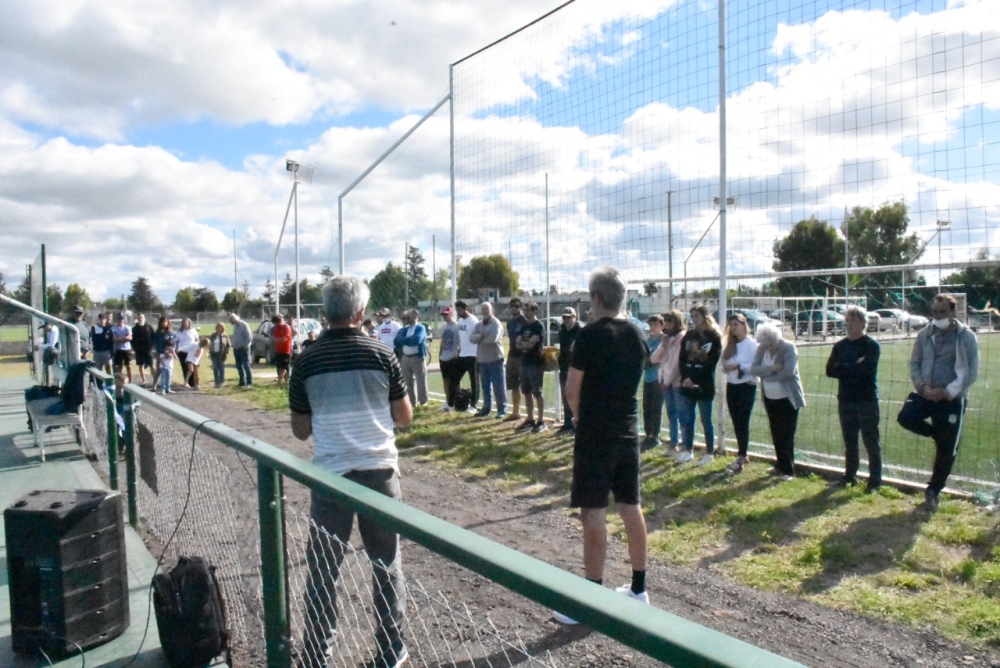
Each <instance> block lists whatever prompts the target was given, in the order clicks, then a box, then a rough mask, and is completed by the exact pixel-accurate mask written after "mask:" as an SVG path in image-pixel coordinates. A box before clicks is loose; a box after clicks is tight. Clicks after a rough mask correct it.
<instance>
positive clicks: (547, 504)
mask: <svg viewBox="0 0 1000 668" xmlns="http://www.w3.org/2000/svg"><path fill="white" fill-rule="evenodd" d="M174 400H175V401H176V402H177V403H178V404H181V405H184V406H187V407H189V408H191V409H192V410H195V411H197V412H198V413H201V414H203V415H205V416H207V417H213V418H217V419H219V420H220V421H222V422H224V423H225V424H227V425H229V426H231V427H233V428H234V429H237V430H240V431H243V432H244V433H247V434H250V435H252V436H255V437H257V438H259V439H261V440H263V441H266V442H268V443H271V444H273V445H275V446H278V447H282V448H284V449H286V450H287V451H289V452H292V453H294V454H297V455H299V456H302V457H305V458H308V457H309V456H310V452H309V445H308V444H307V443H302V442H299V441H297V440H296V439H294V438H293V437H292V435H291V429H290V426H289V419H288V416H287V415H279V414H274V413H267V412H265V411H261V410H259V409H256V408H252V407H250V406H248V405H246V404H242V403H239V402H235V401H232V400H230V399H227V398H224V397H218V396H213V395H210V394H202V393H194V392H192V393H178V394H176V395H174ZM498 428H501V427H498ZM429 447H433V446H432V444H427V445H424V446H420V447H417V448H413V449H410V450H408V451H405V452H403V453H401V456H400V467H401V469H402V481H401V484H402V488H403V500H404V501H405V502H406V503H408V504H410V505H412V506H414V507H416V508H420V509H422V510H424V511H427V512H429V513H431V514H433V515H435V516H437V517H440V518H442V519H444V520H447V521H449V522H452V523H454V524H456V525H459V526H462V527H464V528H466V529H469V530H471V531H474V532H475V533H478V534H480V535H483V536H485V537H487V538H490V539H492V540H495V541H497V542H498V543H502V544H504V545H507V546H509V547H512V548H514V549H517V550H520V551H521V552H524V553H526V554H529V555H531V556H533V557H536V558H538V559H541V560H542V561H545V562H547V563H550V564H553V565H555V566H558V567H560V568H563V569H566V570H568V571H570V572H574V573H578V574H581V573H582V547H581V530H580V525H579V521H578V519H576V518H575V517H574V516H573V514H572V513H571V511H570V510H569V509H568V508H566V507H565V505H564V502H563V501H562V500H561V499H553V498H551V497H548V496H539V495H537V494H534V495H533V494H528V493H526V494H514V493H510V492H506V491H502V490H500V489H498V488H496V487H495V486H493V485H490V484H487V483H482V482H476V481H472V480H467V479H464V478H463V476H461V475H460V474H456V473H454V472H452V471H449V470H444V469H442V468H440V467H439V466H436V465H434V464H430V463H427V462H424V461H421V452H422V451H423V450H424V449H426V448H429ZM231 464H232V465H233V466H240V464H239V463H237V462H235V460H234V461H233V462H232V463H231ZM286 493H287V495H288V500H289V503H292V504H295V505H298V506H300V507H302V508H303V509H305V508H307V502H306V498H305V493H304V490H302V489H301V488H296V487H294V486H289V488H288V489H286ZM403 559H404V569H405V572H406V573H407V576H408V577H410V578H415V579H418V580H420V582H421V583H422V584H423V585H424V586H425V587H426V588H427V589H428V590H435V591H441V592H442V593H444V594H445V595H447V596H448V597H449V598H450V599H451V600H453V601H456V600H457V601H465V600H467V605H469V606H471V607H472V608H473V609H474V610H480V611H481V612H482V614H483V615H486V614H487V613H488V614H489V616H490V619H491V620H492V621H493V623H494V624H495V625H496V626H497V627H498V628H499V629H500V630H501V631H506V632H509V633H511V634H512V635H513V634H515V633H516V634H517V635H518V636H519V637H520V638H521V639H522V640H523V641H524V643H525V645H526V646H527V647H528V648H529V650H530V651H531V652H532V653H534V654H536V655H542V654H544V653H545V652H550V653H551V657H552V660H553V662H554V663H555V664H556V665H559V666H581V667H584V666H586V667H592V668H604V667H607V666H656V665H661V664H659V662H657V661H654V660H652V659H650V658H648V657H645V656H644V655H642V654H640V653H638V652H636V651H635V650H632V649H630V648H628V647H625V646H623V645H620V644H618V643H617V642H614V641H611V640H609V639H608V638H607V637H605V636H602V635H600V634H598V633H596V632H593V631H591V630H589V629H587V628H585V627H564V626H561V625H559V624H558V623H556V622H555V621H554V620H552V618H551V613H550V611H548V610H546V609H544V608H542V607H541V606H539V605H537V604H535V603H533V602H531V601H528V600H526V599H524V598H523V597H521V596H519V595H517V594H514V593H512V592H510V591H508V590H506V589H503V588H501V587H499V586H496V585H493V584H492V583H487V582H485V581H482V578H480V577H479V576H476V575H474V574H471V573H469V572H468V571H463V570H462V569H459V568H458V567H455V566H450V565H449V564H447V563H446V562H444V561H443V560H442V559H441V558H440V557H437V556H436V555H434V554H433V553H431V552H429V551H427V550H425V549H423V548H421V547H419V546H417V545H413V544H412V543H409V542H408V541H407V542H404V545H403ZM629 572H630V571H629V569H628V562H627V557H626V551H625V546H624V544H623V543H622V542H621V541H619V540H615V539H612V540H611V541H610V542H609V559H608V570H607V573H606V575H605V584H606V585H609V586H615V585H617V584H621V583H624V582H627V581H628V577H629ZM647 583H648V588H649V594H650V598H651V601H652V604H653V605H655V606H657V607H659V608H661V609H663V610H666V611H668V612H671V613H673V614H675V615H679V616H681V617H684V618H686V619H689V620H691V621H694V622H697V623H699V624H702V625H705V626H708V627H710V628H713V629H716V630H718V631H721V632H724V633H726V634H728V635H731V636H734V637H736V638H739V639H741V640H743V641H745V642H748V643H751V644H753V645H757V646H759V647H763V648H765V649H768V650H770V651H772V652H775V653H777V654H780V655H782V656H785V657H788V658H790V659H793V660H795V661H798V662H800V663H803V664H805V665H807V666H817V667H830V668H833V667H855V666H856V667H858V668H862V667H870V666H878V667H880V668H881V667H891V666H900V667H907V668H909V667H916V666H927V667H930V666H934V667H938V666H942V667H946V666H991V667H996V668H1000V652H995V651H983V650H976V649H973V648H970V647H967V646H963V645H961V644H959V643H956V642H954V641H951V640H948V639H946V638H943V637H942V636H940V635H939V634H938V633H936V632H935V631H933V630H931V629H915V628H910V627H901V626H897V625H893V624H890V623H885V622H881V621H877V620H872V619H867V618H863V617H859V616H856V615H853V614H851V613H849V612H844V611H839V610H832V609H828V608H823V607H820V606H817V605H814V604H811V603H808V602H805V601H802V600H799V599H797V598H794V597H791V596H787V595H781V594H774V593H767V592H761V591H757V590H755V589H752V588H750V587H745V586H741V585H738V584H735V583H732V582H730V581H727V580H726V579H725V578H724V577H723V576H722V575H721V574H720V573H719V572H717V571H715V570H714V569H713V567H712V566H711V564H708V565H706V566H705V567H699V568H681V567H676V566H671V565H667V564H662V563H657V562H656V561H652V562H651V563H650V565H649V568H648V575H647ZM477 665H478V664H477Z"/></svg>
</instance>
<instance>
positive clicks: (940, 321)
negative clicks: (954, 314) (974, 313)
mask: <svg viewBox="0 0 1000 668" xmlns="http://www.w3.org/2000/svg"><path fill="white" fill-rule="evenodd" d="M931 322H933V323H934V326H935V327H937V328H938V329H948V328H949V327H950V326H951V318H935V319H934V320H932V321H931Z"/></svg>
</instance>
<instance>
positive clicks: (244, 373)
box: [70, 306, 253, 394]
mask: <svg viewBox="0 0 1000 668" xmlns="http://www.w3.org/2000/svg"><path fill="white" fill-rule="evenodd" d="M83 313H84V311H83V308H81V307H79V306H78V307H76V308H74V310H73V316H72V317H71V318H70V322H71V323H73V324H74V325H75V326H76V327H77V330H78V331H79V334H80V357H81V358H82V359H87V357H88V356H89V355H91V354H92V355H93V361H94V364H95V365H96V366H97V367H98V368H99V369H100V370H102V371H104V372H105V373H108V374H112V373H113V374H115V375H116V376H117V375H119V374H121V375H122V377H123V378H124V379H126V380H127V382H129V383H131V382H133V376H132V362H133V360H134V361H135V366H136V370H137V371H138V373H139V383H140V385H141V386H142V387H149V386H152V388H153V389H154V391H161V392H163V393H164V394H170V393H173V392H174V389H173V370H174V363H175V361H176V362H178V363H179V364H180V368H181V373H182V374H183V383H182V385H183V386H187V387H190V388H192V389H195V390H197V389H200V388H201V381H200V377H199V373H198V371H199V368H200V367H201V363H202V360H203V359H204V358H205V357H206V354H207V358H208V359H209V360H211V365H212V375H213V380H214V383H215V387H217V388H218V387H221V386H222V385H223V383H225V380H226V361H227V359H228V357H229V351H230V350H232V351H233V352H234V354H235V358H236V370H237V372H238V374H239V385H240V386H241V387H249V386H252V385H253V372H252V370H251V368H250V346H251V343H252V335H251V333H250V328H249V326H248V325H247V324H246V323H245V322H243V321H242V320H241V319H240V317H239V316H237V315H236V314H232V315H230V316H229V322H230V323H231V324H232V327H233V334H232V336H230V335H229V334H227V333H226V326H225V324H223V323H221V322H220V323H216V325H215V331H214V332H213V333H212V334H211V335H210V336H200V335H199V334H198V330H197V329H196V328H195V327H194V325H193V324H192V323H191V320H190V319H189V318H183V319H181V324H180V329H178V330H177V331H174V330H173V325H172V324H171V322H170V319H169V318H167V317H166V316H164V317H162V318H160V320H159V322H158V324H157V327H156V329H155V330H154V329H153V327H152V325H150V324H149V323H147V322H146V316H145V314H143V313H139V314H138V315H137V316H136V321H135V324H134V325H132V326H131V327H129V326H128V324H127V322H126V317H125V314H124V313H119V314H117V316H116V317H115V324H114V325H109V324H108V318H109V315H108V314H107V313H99V314H98V315H97V321H96V323H95V324H94V325H93V326H91V327H89V328H88V327H87V325H86V322H85V321H84V319H83ZM147 371H148V372H149V380H147V376H146V372H147Z"/></svg>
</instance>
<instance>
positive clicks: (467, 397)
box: [455, 389, 472, 412]
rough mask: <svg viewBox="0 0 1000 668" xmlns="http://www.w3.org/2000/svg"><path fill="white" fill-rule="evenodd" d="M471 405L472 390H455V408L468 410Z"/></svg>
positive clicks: (461, 410)
mask: <svg viewBox="0 0 1000 668" xmlns="http://www.w3.org/2000/svg"><path fill="white" fill-rule="evenodd" d="M471 405H472V390H466V389H459V390H455V410H456V411H459V412H463V411H467V410H469V406H471Z"/></svg>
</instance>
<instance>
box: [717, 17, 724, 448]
mask: <svg viewBox="0 0 1000 668" xmlns="http://www.w3.org/2000/svg"><path fill="white" fill-rule="evenodd" d="M719 325H720V326H721V327H722V328H723V330H725V327H726V0H719ZM720 373H721V371H720ZM717 385H718V386H719V387H724V383H719V384H717ZM718 403H719V427H718V432H719V437H718V439H716V444H717V445H718V446H719V447H718V451H719V452H720V453H721V452H724V451H725V449H726V402H725V400H724V399H723V400H722V401H719V402H718Z"/></svg>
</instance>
